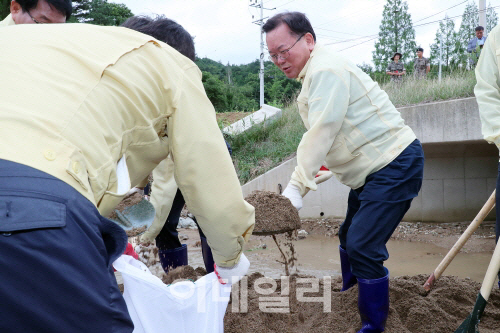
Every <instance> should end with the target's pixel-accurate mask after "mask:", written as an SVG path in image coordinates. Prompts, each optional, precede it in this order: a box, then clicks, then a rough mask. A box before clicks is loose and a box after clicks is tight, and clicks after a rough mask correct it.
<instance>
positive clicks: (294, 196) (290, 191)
mask: <svg viewBox="0 0 500 333" xmlns="http://www.w3.org/2000/svg"><path fill="white" fill-rule="evenodd" d="M281 195H283V196H285V197H287V198H288V199H289V200H290V201H291V202H292V205H293V207H295V208H296V209H297V210H300V209H301V208H302V195H300V190H299V187H298V186H296V185H293V184H290V183H288V186H287V187H286V188H285V190H284V191H283V193H282V194H281Z"/></svg>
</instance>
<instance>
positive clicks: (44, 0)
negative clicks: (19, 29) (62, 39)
mask: <svg viewBox="0 0 500 333" xmlns="http://www.w3.org/2000/svg"><path fill="white" fill-rule="evenodd" d="M72 11H73V6H72V3H71V0H17V1H16V0H12V2H11V3H10V14H9V15H8V16H7V17H6V18H5V19H4V20H3V21H1V22H0V27H5V26H9V25H14V24H26V23H37V24H41V23H65V22H66V20H68V19H69V18H70V16H71V12H72Z"/></svg>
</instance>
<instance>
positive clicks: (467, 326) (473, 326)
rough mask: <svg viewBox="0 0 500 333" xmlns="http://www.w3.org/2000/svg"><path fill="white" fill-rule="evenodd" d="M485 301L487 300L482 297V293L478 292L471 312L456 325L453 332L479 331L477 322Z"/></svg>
mask: <svg viewBox="0 0 500 333" xmlns="http://www.w3.org/2000/svg"><path fill="white" fill-rule="evenodd" d="M486 303H488V302H487V301H486V300H485V299H484V297H483V295H481V293H479V294H478V295H477V299H476V304H474V309H473V310H472V313H471V314H470V315H469V316H468V317H467V318H466V319H465V320H464V322H463V323H462V325H460V327H458V329H457V330H456V331H455V333H479V322H480V321H481V316H482V315H483V311H484V308H485V307H486Z"/></svg>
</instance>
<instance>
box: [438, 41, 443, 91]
mask: <svg viewBox="0 0 500 333" xmlns="http://www.w3.org/2000/svg"><path fill="white" fill-rule="evenodd" d="M439 40H440V43H439V79H438V80H439V82H441V64H442V63H443V34H441V36H440V38H439Z"/></svg>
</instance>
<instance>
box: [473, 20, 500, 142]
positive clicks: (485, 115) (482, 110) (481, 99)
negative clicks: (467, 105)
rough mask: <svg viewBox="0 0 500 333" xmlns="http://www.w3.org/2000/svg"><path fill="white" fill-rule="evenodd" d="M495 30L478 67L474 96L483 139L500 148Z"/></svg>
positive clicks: (496, 30) (499, 84) (497, 30)
mask: <svg viewBox="0 0 500 333" xmlns="http://www.w3.org/2000/svg"><path fill="white" fill-rule="evenodd" d="M498 32H499V29H498V28H495V29H494V30H493V31H492V32H491V34H490V38H488V40H487V41H486V42H485V45H484V47H483V51H482V52H481V57H480V59H479V62H478V64H477V66H476V80H477V83H476V86H475V87H474V94H475V95H476V100H477V103H478V106H479V116H480V118H481V125H482V133H483V137H484V139H485V140H486V141H488V142H489V143H494V144H496V145H497V147H500V88H499V86H500V75H499V72H498V71H499V69H498V60H497V47H498V46H497V45H496V44H497V43H496V42H497V38H496V36H497V33H498Z"/></svg>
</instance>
